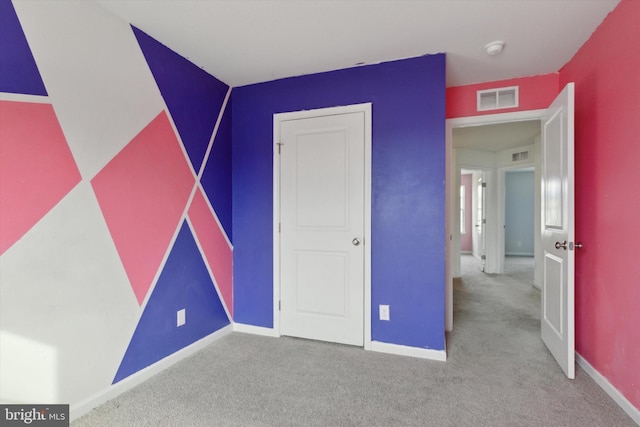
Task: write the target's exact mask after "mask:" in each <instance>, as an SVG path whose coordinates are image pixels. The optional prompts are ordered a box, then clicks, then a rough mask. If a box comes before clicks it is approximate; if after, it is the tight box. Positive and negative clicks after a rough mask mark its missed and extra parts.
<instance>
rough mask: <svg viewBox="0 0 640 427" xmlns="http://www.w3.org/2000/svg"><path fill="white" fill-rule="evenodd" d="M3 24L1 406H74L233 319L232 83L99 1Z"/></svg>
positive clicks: (0, 13)
mask: <svg viewBox="0 0 640 427" xmlns="http://www.w3.org/2000/svg"><path fill="white" fill-rule="evenodd" d="M0 24H1V25H0V151H1V153H2V154H1V155H0V205H1V209H0V264H2V271H3V273H2V274H3V280H2V282H1V283H0V286H1V287H2V288H1V291H2V301H1V302H2V305H3V310H2V312H0V321H1V322H2V325H3V331H2V334H0V335H1V338H2V342H3V346H2V352H1V353H0V359H1V360H0V366H2V369H3V375H2V376H1V378H0V382H1V384H0V385H1V388H2V393H3V395H2V398H3V400H10V401H16V402H20V401H35V400H38V399H36V397H38V396H40V397H42V396H46V397H47V398H46V399H45V400H46V401H48V402H50V403H71V404H72V405H73V404H74V403H78V402H79V401H80V400H84V399H86V398H88V397H89V396H91V395H93V394H95V393H99V392H102V391H105V390H106V389H108V388H109V387H110V386H111V384H112V383H113V382H114V381H115V382H117V381H119V380H121V379H123V378H125V377H127V376H129V375H131V374H133V373H135V372H137V371H139V370H140V369H143V368H144V367H146V366H149V365H150V364H153V363H154V362H156V361H158V360H160V359H162V358H164V357H166V356H169V355H170V354H172V353H174V352H176V351H178V350H180V349H182V348H184V347H186V346H188V345H190V344H192V343H194V342H195V341H197V340H199V339H202V338H204V337H206V336H207V335H209V334H211V333H213V332H215V331H217V330H219V329H220V328H222V327H224V326H226V325H229V323H230V321H231V318H232V317H231V316H232V313H233V278H232V274H231V272H232V258H233V252H232V251H233V250H232V246H231V240H230V232H231V116H230V105H229V106H228V107H227V102H228V99H229V95H230V89H229V87H228V86H227V85H226V84H224V83H222V82H220V81H219V80H217V79H216V78H215V77H213V76H211V75H209V74H207V73H206V72H204V71H203V70H202V69H201V68H199V67H197V66H195V65H194V64H192V63H190V62H189V61H187V60H186V59H184V58H183V57H181V56H180V55H178V54H176V53H174V52H172V51H170V50H169V49H168V48H166V47H165V46H163V45H162V44H160V43H158V42H157V41H155V40H153V39H152V38H151V37H149V36H147V35H146V34H144V33H142V32H140V31H138V30H137V29H134V28H132V27H131V26H130V25H129V24H128V23H126V22H123V21H122V20H120V18H118V17H116V16H114V15H113V14H111V13H110V12H107V11H106V10H105V9H104V8H102V7H101V6H100V5H99V4H97V3H95V2H71V3H67V2H15V3H12V2H11V1H6V0H2V1H0ZM45 85H46V88H47V89H46V90H45ZM34 95H38V97H34ZM43 97H47V98H46V99H48V100H49V102H48V103H46V102H47V100H46V99H44V100H43ZM38 295H45V296H46V298H45V299H38V304H33V307H34V309H29V310H27V309H25V308H22V309H21V308H20V307H24V304H25V301H31V300H32V299H33V298H37V296H38ZM8 308H11V309H10V310H9V309H8ZM182 309H184V310H185V312H186V320H187V322H186V324H185V325H183V326H180V327H177V325H176V312H177V311H178V310H182ZM9 315H10V316H11V317H10V318H8V317H7V316H9ZM43 325H46V328H43ZM5 327H9V328H10V329H11V330H8V329H7V330H5V329H6V328H5ZM45 330H46V331H49V332H48V333H47V334H43V333H42V332H43V331H45ZM5 332H6V333H5ZM7 337H8V338H7ZM89 337H90V338H89ZM5 338H7V339H8V340H9V341H5ZM30 339H31V340H32V341H29V340H30ZM5 342H10V343H12V344H11V345H9V346H5V345H4V343H5ZM17 344H20V345H17ZM45 346H46V348H47V349H48V350H47V351H49V352H50V353H49V354H50V355H51V357H52V359H51V360H54V359H56V360H57V363H51V364H46V365H43V366H41V367H40V368H39V370H38V371H37V373H38V374H37V380H36V373H35V371H34V373H33V374H30V366H32V365H33V363H30V362H29V360H30V359H29V357H25V356H27V355H28V354H31V353H33V354H36V353H37V351H39V350H38V349H39V348H45ZM30 349H31V350H30ZM29 352H31V353H29ZM6 372H13V373H15V374H11V375H4V373H6ZM18 378H24V379H25V384H26V385H27V386H21V385H20V384H19V382H20V381H18V382H16V379H18ZM29 384H31V386H28V385H29ZM36 385H37V387H36ZM36 388H37V389H38V390H39V391H38V390H36ZM43 393H45V394H43Z"/></svg>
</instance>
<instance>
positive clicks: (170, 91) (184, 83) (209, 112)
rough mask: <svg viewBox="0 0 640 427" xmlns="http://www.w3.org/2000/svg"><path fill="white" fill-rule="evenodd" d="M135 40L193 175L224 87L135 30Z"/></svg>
mask: <svg viewBox="0 0 640 427" xmlns="http://www.w3.org/2000/svg"><path fill="white" fill-rule="evenodd" d="M132 28H133V33H134V34H135V36H136V38H137V39H138V43H139V44H140V48H141V49H142V53H143V54H144V56H145V58H146V60H147V63H148V64H149V68H150V69H151V73H152V74H153V77H154V78H155V80H156V83H157V84H158V88H159V89H160V93H161V94H162V97H163V98H164V101H165V103H166V104H167V108H168V110H169V113H170V114H171V118H172V119H173V122H174V123H175V125H176V128H177V129H178V133H179V135H180V138H181V139H182V143H183V144H184V147H185V149H186V151H187V154H188V155H189V158H190V159H191V163H192V165H193V169H194V170H195V171H196V174H199V173H200V167H201V165H202V161H203V159H204V155H205V152H206V150H207V147H208V145H209V140H210V139H211V135H212V132H213V128H214V125H215V123H216V119H217V118H218V113H219V112H220V109H221V107H222V103H223V101H224V98H225V95H226V94H227V85H225V84H224V83H222V82H221V81H219V80H217V79H215V78H211V75H210V74H208V73H207V72H206V71H204V70H202V69H200V68H198V67H196V66H194V64H192V63H191V62H189V61H188V60H187V59H185V58H183V57H182V56H180V55H178V54H177V53H175V52H173V51H172V50H170V49H168V48H166V47H165V46H164V45H162V44H161V43H159V42H158V41H156V40H154V39H153V38H151V37H149V36H148V35H147V34H145V33H144V32H142V31H140V30H139V29H137V28H136V27H132Z"/></svg>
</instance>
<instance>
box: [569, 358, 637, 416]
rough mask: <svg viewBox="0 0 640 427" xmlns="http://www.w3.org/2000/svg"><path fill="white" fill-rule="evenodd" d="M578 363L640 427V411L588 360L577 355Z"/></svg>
mask: <svg viewBox="0 0 640 427" xmlns="http://www.w3.org/2000/svg"><path fill="white" fill-rule="evenodd" d="M576 362H577V363H578V365H579V366H580V367H581V368H582V369H584V371H585V372H586V373H587V374H589V376H590V377H591V378H593V380H594V381H595V382H596V384H598V385H599V386H600V387H601V388H602V389H603V390H604V391H605V392H606V393H607V394H608V395H609V396H610V397H611V398H612V399H613V400H614V401H615V402H616V403H617V404H618V406H620V407H621V408H622V409H623V410H624V411H625V412H626V413H627V415H629V416H630V417H631V419H632V420H633V421H634V422H635V423H636V424H638V425H639V426H640V410H639V409H637V408H636V407H635V406H633V405H632V404H631V402H629V401H628V400H627V398H626V397H624V396H623V395H622V393H620V392H619V391H618V389H617V388H615V387H614V386H613V385H612V384H611V383H610V382H609V380H608V379H606V378H605V377H604V376H603V375H602V374H601V373H600V372H598V371H597V370H596V369H595V368H594V367H593V366H591V364H590V363H589V362H587V360H586V359H585V358H584V357H582V356H581V355H579V354H578V353H576Z"/></svg>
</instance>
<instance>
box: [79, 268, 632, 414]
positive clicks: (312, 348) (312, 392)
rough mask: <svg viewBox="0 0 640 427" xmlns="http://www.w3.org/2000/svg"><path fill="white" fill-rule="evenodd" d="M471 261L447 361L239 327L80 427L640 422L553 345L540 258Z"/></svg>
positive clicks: (458, 291) (458, 294)
mask: <svg viewBox="0 0 640 427" xmlns="http://www.w3.org/2000/svg"><path fill="white" fill-rule="evenodd" d="M463 258H464V259H463V274H462V278H461V279H456V281H455V283H454V313H455V317H454V331H453V332H452V333H451V334H449V335H448V337H447V346H448V360H447V362H436V361H429V360H422V359H415V358H410V357H402V356H393V355H388V354H381V353H374V352H367V351H364V350H362V349H360V348H354V347H349V346H343V345H336V344H329V343H322V342H315V341H308V340H301V339H295V338H286V337H283V338H266V337H260V336H252V335H247V334H240V333H232V334H230V335H228V336H226V337H224V338H222V339H221V340H220V341H217V342H216V343H214V344H212V345H210V346H209V347H207V348H205V349H204V350H202V351H200V352H198V353H196V354H195V355H194V356H192V357H190V358H188V359H186V360H184V361H181V362H179V363H178V364H176V365H174V366H173V367H171V368H169V369H167V370H166V371H164V372H162V373H160V374H158V375H157V376H155V377H153V378H151V379H150V380H149V381H147V382H145V383H143V384H141V385H140V386H138V387H136V388H134V389H132V390H130V391H128V392H126V393H124V394H122V395H120V396H119V397H117V398H116V399H113V400H111V401H110V402H107V403H106V404H104V405H103V406H101V407H99V408H97V409H95V410H94V411H92V412H91V413H89V414H87V415H85V416H84V417H82V418H80V419H78V420H76V421H75V422H73V423H72V424H71V425H72V426H73V427H82V426H123V427H125V426H126V427H129V426H506V425H508V426H633V425H635V424H634V423H633V421H632V420H631V419H630V418H629V417H628V416H627V415H626V414H625V413H624V412H623V411H622V409H620V408H619V407H618V406H617V405H616V404H615V403H614V402H613V400H611V399H610V398H609V397H608V396H607V395H606V394H605V393H604V391H602V390H601V389H600V388H599V387H598V386H597V385H596V384H595V383H594V382H593V380H591V378H589V377H588V376H587V374H585V373H584V371H582V370H581V369H580V368H577V372H576V379H575V380H568V379H566V378H565V376H564V374H563V372H562V371H561V369H560V368H559V367H558V366H557V365H556V363H555V361H554V360H553V358H552V356H551V355H550V353H549V352H548V351H547V350H546V348H545V347H544V345H543V343H542V341H541V340H540V337H539V335H540V333H539V329H540V320H539V307H540V293H539V291H538V290H536V289H535V288H533V287H532V286H531V281H532V277H533V270H532V264H531V262H530V260H527V259H522V258H521V259H509V262H507V265H506V267H505V274H504V275H499V276H498V275H487V274H484V273H481V272H480V270H479V265H478V264H477V262H476V260H475V259H474V258H471V257H463Z"/></svg>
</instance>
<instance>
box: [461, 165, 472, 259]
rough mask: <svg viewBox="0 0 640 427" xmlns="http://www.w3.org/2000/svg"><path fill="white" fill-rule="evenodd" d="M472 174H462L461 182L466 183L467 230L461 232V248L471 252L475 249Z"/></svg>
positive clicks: (465, 213)
mask: <svg viewBox="0 0 640 427" xmlns="http://www.w3.org/2000/svg"><path fill="white" fill-rule="evenodd" d="M471 177H472V175H471V174H470V173H465V174H463V175H461V176H460V184H461V185H464V189H465V191H464V201H465V209H464V226H465V227H464V229H465V231H466V233H465V234H460V250H461V251H468V252H471V251H472V250H473V240H472V237H471V236H472V235H473V233H472V227H473V224H471V215H472V212H471V206H472V203H471V197H472V194H473V193H472V189H471V181H472V179H471Z"/></svg>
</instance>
